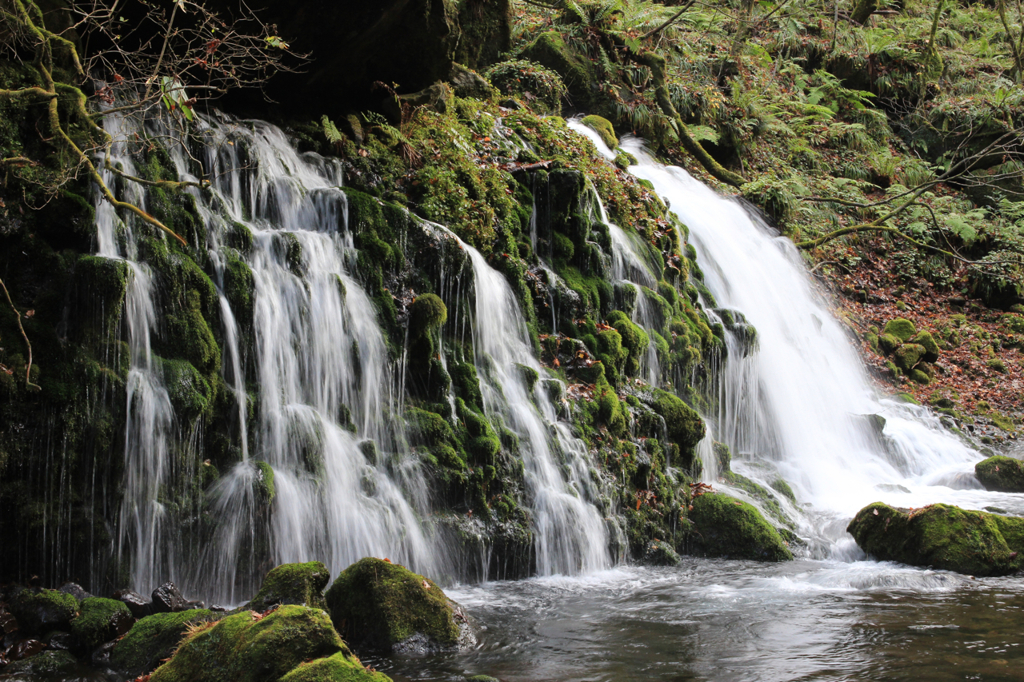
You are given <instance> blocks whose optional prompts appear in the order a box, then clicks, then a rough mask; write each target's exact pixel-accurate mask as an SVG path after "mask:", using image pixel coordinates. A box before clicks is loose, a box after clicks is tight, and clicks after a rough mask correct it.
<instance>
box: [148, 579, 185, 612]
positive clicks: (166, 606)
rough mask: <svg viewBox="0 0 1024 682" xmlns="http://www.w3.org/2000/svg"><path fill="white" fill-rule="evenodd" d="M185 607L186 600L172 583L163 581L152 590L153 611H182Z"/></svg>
mask: <svg viewBox="0 0 1024 682" xmlns="http://www.w3.org/2000/svg"><path fill="white" fill-rule="evenodd" d="M186 608H188V601H187V600H186V599H185V597H183V596H182V594H181V591H180V590H178V587H177V586H176V585H175V584H174V583H164V584H163V585H161V586H160V587H158V588H156V589H155V590H153V611H155V612H156V613H166V612H169V611H184V610H185V609H186Z"/></svg>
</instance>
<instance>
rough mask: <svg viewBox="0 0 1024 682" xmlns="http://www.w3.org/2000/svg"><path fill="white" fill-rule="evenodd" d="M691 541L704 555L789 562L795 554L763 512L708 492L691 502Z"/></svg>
mask: <svg viewBox="0 0 1024 682" xmlns="http://www.w3.org/2000/svg"><path fill="white" fill-rule="evenodd" d="M687 518H688V520H689V522H690V524H691V526H692V528H691V529H690V532H689V537H688V544H689V545H690V548H691V552H692V553H693V554H698V555H702V556H715V557H726V558H729V559H753V560H754V561H788V560H790V559H792V558H793V553H792V552H790V551H789V547H788V546H787V544H786V542H785V541H784V540H783V539H782V536H781V535H780V534H779V531H777V530H776V529H775V528H774V527H773V526H772V525H771V524H769V523H768V522H767V521H765V520H764V517H762V516H761V514H760V512H758V511H757V509H755V508H754V507H753V505H750V504H748V503H746V502H743V501H741V500H737V499H736V498H734V497H730V496H728V495H724V494H722V493H714V492H705V493H703V494H700V495H696V496H695V497H694V498H693V501H692V502H691V503H690V509H689V513H688V514H687Z"/></svg>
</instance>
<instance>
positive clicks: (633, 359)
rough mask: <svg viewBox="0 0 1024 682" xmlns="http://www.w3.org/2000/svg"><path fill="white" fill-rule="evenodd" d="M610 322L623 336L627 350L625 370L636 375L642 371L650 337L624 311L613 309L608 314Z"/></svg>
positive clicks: (631, 374) (623, 344) (623, 343)
mask: <svg viewBox="0 0 1024 682" xmlns="http://www.w3.org/2000/svg"><path fill="white" fill-rule="evenodd" d="M608 324H609V325H611V326H612V327H614V328H615V331H617V332H618V333H619V335H620V336H621V337H622V346H623V347H624V348H625V349H626V351H627V356H626V363H625V368H624V369H625V372H626V374H628V375H629V376H636V375H637V374H638V373H639V372H640V362H641V358H643V357H644V355H645V354H646V353H647V347H648V345H649V344H650V339H649V337H648V336H647V332H645V331H644V330H643V329H642V328H641V327H640V326H638V325H635V324H633V322H632V320H630V319H629V318H628V317H627V316H626V314H625V313H624V312H622V311H621V310H613V311H612V312H611V313H610V314H609V315H608Z"/></svg>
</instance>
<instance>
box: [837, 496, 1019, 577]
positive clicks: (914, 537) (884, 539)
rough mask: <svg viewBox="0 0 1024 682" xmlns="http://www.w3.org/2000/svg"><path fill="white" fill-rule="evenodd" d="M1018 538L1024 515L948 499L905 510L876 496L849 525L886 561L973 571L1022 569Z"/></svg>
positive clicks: (865, 546)
mask: <svg viewBox="0 0 1024 682" xmlns="http://www.w3.org/2000/svg"><path fill="white" fill-rule="evenodd" d="M1002 526H1005V527H1006V529H1007V535H1008V536H1009V537H1010V538H1011V539H1013V540H1014V541H1015V542H1016V541H1017V540H1018V538H1021V537H1022V535H1021V533H1022V532H1024V530H1022V528H1024V519H1009V518H1006V517H997V516H994V515H992V514H987V513H985V512H977V511H968V510H964V509H960V508H958V507H951V506H949V505H945V504H934V505H931V506H929V507H923V508H920V509H913V510H904V509H897V508H895V507H890V506H889V505H887V504H883V503H881V502H875V503H874V504H871V505H868V506H867V507H865V508H864V509H861V510H860V511H859V512H858V513H857V516H855V517H854V519H853V520H852V521H851V522H850V525H849V526H848V527H847V531H848V532H849V533H850V534H852V535H853V537H854V539H855V540H856V541H857V544H858V545H860V547H861V549H863V550H864V551H865V552H867V553H868V554H871V555H872V556H874V557H876V558H878V559H880V560H883V561H899V562H902V563H905V564H911V565H914V566H931V567H933V568H938V569H943V570H948V571H956V572H958V573H967V574H970V575H1007V574H1009V573H1013V572H1015V571H1017V570H1020V568H1021V565H1022V554H1021V553H1022V552H1024V546H1020V545H1015V546H1013V547H1010V546H1008V545H1007V542H1006V536H1004V535H1003V533H1002V530H1001V527H1002Z"/></svg>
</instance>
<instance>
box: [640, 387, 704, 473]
mask: <svg viewBox="0 0 1024 682" xmlns="http://www.w3.org/2000/svg"><path fill="white" fill-rule="evenodd" d="M651 395H652V397H653V402H652V403H651V409H653V410H654V411H655V412H657V413H658V414H660V415H661V416H662V418H663V419H664V420H665V427H666V429H668V437H669V440H671V441H672V442H673V443H675V444H676V445H677V446H678V447H679V451H680V454H681V455H682V457H683V458H684V463H683V465H684V466H689V465H691V464H692V458H693V451H694V448H695V447H696V446H697V443H699V442H700V441H701V439H702V438H704V433H705V428H704V422H703V421H702V420H701V418H700V415H699V414H697V412H696V411H695V410H694V409H693V408H691V407H690V406H689V405H687V404H686V403H684V402H683V401H682V400H680V399H679V397H678V396H675V395H673V394H671V393H669V392H668V391H663V390H661V389H660V388H656V389H654V390H653V391H652V393H651Z"/></svg>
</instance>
